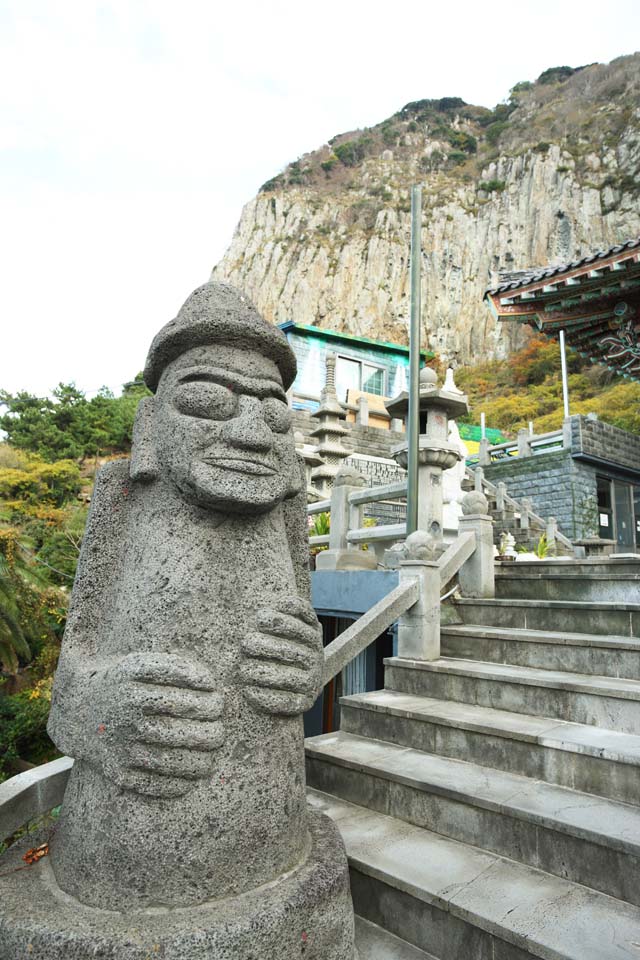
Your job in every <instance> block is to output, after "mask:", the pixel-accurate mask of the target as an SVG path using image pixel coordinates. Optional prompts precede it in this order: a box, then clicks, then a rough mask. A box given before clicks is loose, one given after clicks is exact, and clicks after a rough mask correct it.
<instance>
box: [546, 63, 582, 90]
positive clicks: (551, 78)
mask: <svg viewBox="0 0 640 960" xmlns="http://www.w3.org/2000/svg"><path fill="white" fill-rule="evenodd" d="M579 69H580V67H577V68H576V67H549V68H548V70H543V71H542V73H541V74H540V76H539V77H538V79H537V80H536V83H540V84H542V85H543V86H544V85H546V84H550V83H562V81H564V80H568V79H569V77H570V76H571V75H572V74H574V73H576V70H579Z"/></svg>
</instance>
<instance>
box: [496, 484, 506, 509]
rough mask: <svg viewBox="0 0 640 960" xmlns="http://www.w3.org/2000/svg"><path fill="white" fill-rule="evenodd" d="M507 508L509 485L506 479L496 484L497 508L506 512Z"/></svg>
mask: <svg viewBox="0 0 640 960" xmlns="http://www.w3.org/2000/svg"><path fill="white" fill-rule="evenodd" d="M506 509H507V485H506V483H505V482H504V480H500V482H499V483H497V484H496V510H497V511H498V512H499V513H504V512H505V511H506Z"/></svg>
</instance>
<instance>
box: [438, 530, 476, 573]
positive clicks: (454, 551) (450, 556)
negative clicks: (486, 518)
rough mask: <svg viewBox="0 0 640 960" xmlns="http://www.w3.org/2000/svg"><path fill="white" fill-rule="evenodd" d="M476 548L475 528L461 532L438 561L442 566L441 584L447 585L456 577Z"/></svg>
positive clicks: (440, 566)
mask: <svg viewBox="0 0 640 960" xmlns="http://www.w3.org/2000/svg"><path fill="white" fill-rule="evenodd" d="M475 549H476V535H475V532H474V531H473V530H470V531H469V532H468V533H461V534H460V536H459V537H458V538H457V540H454V541H453V543H452V544H451V546H449V547H447V549H446V550H445V552H444V553H443V554H442V556H441V557H440V560H439V561H438V566H439V568H440V586H441V587H445V586H446V585H447V584H448V583H449V581H450V580H451V579H452V578H453V577H455V575H456V573H457V572H458V570H459V569H460V567H461V566H462V564H463V563H464V562H465V561H466V560H468V559H469V558H470V557H471V555H472V554H473V552H474V550H475Z"/></svg>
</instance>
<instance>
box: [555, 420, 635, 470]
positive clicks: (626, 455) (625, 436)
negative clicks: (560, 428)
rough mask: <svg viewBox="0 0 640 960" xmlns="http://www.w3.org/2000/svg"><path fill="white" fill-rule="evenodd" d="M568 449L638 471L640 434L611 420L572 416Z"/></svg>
mask: <svg viewBox="0 0 640 960" xmlns="http://www.w3.org/2000/svg"><path fill="white" fill-rule="evenodd" d="M571 448H572V450H573V452H574V453H575V454H579V455H583V456H589V457H597V458H598V459H600V460H606V461H607V462H608V463H610V464H611V465H614V466H620V467H622V468H623V469H625V470H633V471H638V472H639V473H640V437H639V436H637V435H636V434H633V433H627V431H626V430H620V429H619V427H613V426H611V424H610V423H603V422H602V421H601V420H591V419H590V418H589V417H582V416H574V417H571ZM639 479H640V478H639Z"/></svg>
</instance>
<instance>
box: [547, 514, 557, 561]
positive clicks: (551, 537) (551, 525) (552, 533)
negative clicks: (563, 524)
mask: <svg viewBox="0 0 640 960" xmlns="http://www.w3.org/2000/svg"><path fill="white" fill-rule="evenodd" d="M557 532H558V521H557V520H556V518H555V517H549V518H548V519H547V530H546V534H547V546H548V548H549V553H555V549H556V534H557Z"/></svg>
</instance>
